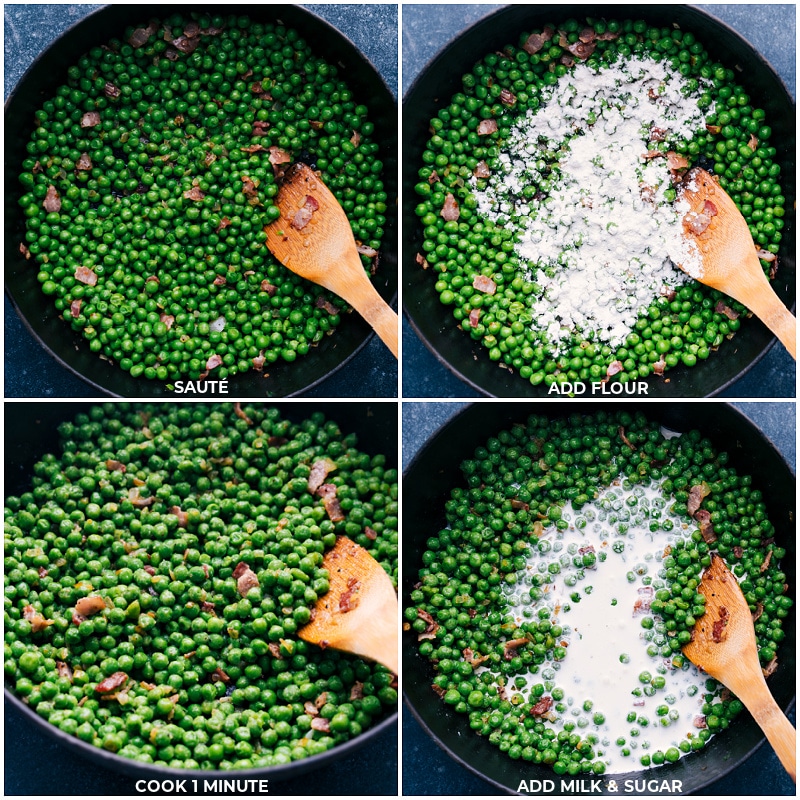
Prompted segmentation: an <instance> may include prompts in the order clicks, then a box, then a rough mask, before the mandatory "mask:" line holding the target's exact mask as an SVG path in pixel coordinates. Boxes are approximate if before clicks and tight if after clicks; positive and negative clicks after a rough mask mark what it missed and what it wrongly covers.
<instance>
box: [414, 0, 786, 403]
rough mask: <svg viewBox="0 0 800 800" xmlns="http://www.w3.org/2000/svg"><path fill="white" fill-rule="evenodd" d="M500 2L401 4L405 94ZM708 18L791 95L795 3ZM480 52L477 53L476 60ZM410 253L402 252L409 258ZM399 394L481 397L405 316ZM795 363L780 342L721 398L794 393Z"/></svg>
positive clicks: (722, 9)
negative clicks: (754, 53) (737, 38)
mask: <svg viewBox="0 0 800 800" xmlns="http://www.w3.org/2000/svg"><path fill="white" fill-rule="evenodd" d="M502 7H503V5H502V4H497V3H485V4H465V3H458V4H455V3H453V4H450V3H448V4H446V5H445V4H442V5H427V4H426V5H417V4H405V3H404V4H403V9H402V11H403V14H402V19H403V32H402V36H403V47H402V57H403V72H402V81H403V84H402V88H403V94H404V95H405V94H406V92H407V91H408V90H409V88H410V87H411V84H412V83H413V82H414V80H415V79H416V77H417V75H419V73H420V72H422V70H423V69H424V68H425V66H426V65H427V64H428V62H429V61H431V59H432V58H433V57H434V56H435V55H436V54H437V53H438V52H439V51H440V50H442V49H443V48H444V47H445V45H447V44H449V42H450V41H451V40H452V39H453V38H455V36H456V35H457V34H458V33H459V32H461V31H463V30H465V29H466V28H467V27H469V26H470V25H472V24H473V23H475V22H477V21H478V20H480V19H482V18H483V17H485V16H487V15H489V14H490V13H491V12H492V11H494V10H495V9H498V8H502ZM696 7H697V8H700V9H703V10H704V11H706V12H708V13H709V14H711V15H712V16H714V17H716V18H717V19H719V20H721V21H722V22H724V23H726V24H727V25H728V26H729V27H731V28H733V29H734V30H735V31H737V32H738V33H739V34H740V35H741V36H743V37H744V38H745V39H747V40H748V41H749V42H750V43H751V44H752V45H753V46H754V47H755V48H757V49H758V51H759V52H760V53H761V54H762V55H763V56H764V57H765V58H766V59H767V60H768V61H769V62H770V63H771V64H772V66H773V68H774V69H775V71H776V72H777V73H778V75H779V76H780V77H781V79H782V80H783V82H784V83H785V84H786V87H787V88H788V90H789V93H790V94H791V95H792V97H794V96H795V89H796V84H795V80H796V73H795V54H796V32H795V31H796V29H795V24H796V23H795V20H796V6H795V5H794V4H785V3H784V4H779V3H775V4H772V3H770V4H758V5H756V4H742V5H740V4H732V3H727V4H716V3H712V4H706V5H703V4H700V5H697V6H696ZM479 55H480V54H476V60H477V58H478V56H479ZM408 255H409V254H406V257H408ZM402 334H403V375H402V382H403V396H404V397H410V398H413V397H420V398H427V397H431V398H433V397H453V398H457V397H464V398H476V397H482V396H483V395H482V394H481V393H480V392H478V391H476V390H475V389H473V388H472V387H471V386H469V385H468V384H466V383H464V382H463V381H461V380H460V379H459V378H458V377H456V375H455V374H453V373H452V372H451V371H450V370H449V369H448V368H447V367H446V366H444V365H443V364H442V363H441V362H440V361H439V360H438V359H437V358H436V357H435V356H434V355H433V354H432V353H431V352H430V350H428V348H427V346H426V345H425V344H424V343H423V342H422V341H421V340H420V339H419V337H418V336H417V334H416V333H415V331H414V329H413V328H412V327H411V325H410V324H409V322H408V319H407V318H405V317H404V318H403V330H402ZM796 376H797V372H796V368H795V362H794V361H793V359H792V358H791V356H790V355H789V354H788V353H787V352H786V350H785V349H784V348H783V347H781V346H780V345H777V346H774V347H772V348H771V349H770V350H769V352H768V353H767V354H766V355H765V356H764V357H763V358H762V359H761V360H760V361H759V362H758V364H756V365H755V366H754V367H753V368H752V369H751V370H750V371H749V372H748V373H747V374H746V375H745V376H743V377H742V378H741V379H740V380H739V381H737V382H736V383H735V384H733V385H732V386H730V387H729V388H728V389H726V390H725V391H723V392H722V393H721V394H720V395H719V396H720V397H731V398H732V397H740V398H747V397H794V396H795V388H796V380H797V377H796Z"/></svg>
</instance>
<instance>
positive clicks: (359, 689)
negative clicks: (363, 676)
mask: <svg viewBox="0 0 800 800" xmlns="http://www.w3.org/2000/svg"><path fill="white" fill-rule="evenodd" d="M363 697H364V684H363V683H361V681H356V682H355V683H354V684H353V687H352V688H351V689H350V700H351V701H352V700H361V699H362V698H363Z"/></svg>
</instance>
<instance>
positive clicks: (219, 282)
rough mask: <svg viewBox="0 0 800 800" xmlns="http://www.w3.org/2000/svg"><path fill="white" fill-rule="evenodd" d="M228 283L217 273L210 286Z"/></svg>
mask: <svg viewBox="0 0 800 800" xmlns="http://www.w3.org/2000/svg"><path fill="white" fill-rule="evenodd" d="M227 283H228V281H227V279H226V278H225V276H224V275H217V277H216V278H214V280H213V281H212V286H225V285H226V284H227Z"/></svg>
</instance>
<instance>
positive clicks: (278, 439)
mask: <svg viewBox="0 0 800 800" xmlns="http://www.w3.org/2000/svg"><path fill="white" fill-rule="evenodd" d="M288 441H289V440H288V439H286V438H285V437H283V436H270V437H269V439H267V444H268V445H269V446H270V447H280V446H281V445H282V444H286V442H288Z"/></svg>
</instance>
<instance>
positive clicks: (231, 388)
mask: <svg viewBox="0 0 800 800" xmlns="http://www.w3.org/2000/svg"><path fill="white" fill-rule="evenodd" d="M182 8H183V10H184V12H186V10H187V7H185V6H184V7H182ZM315 8H317V9H318V11H319V13H320V14H321V16H317V15H316V14H315V13H312V12H311V11H308V10H306V9H304V8H302V7H299V6H291V5H272V6H236V5H232V6H231V5H229V6H226V7H225V13H232V14H236V13H240V12H241V13H243V14H247V15H249V16H251V17H252V18H255V19H264V20H275V19H281V20H282V21H283V22H285V23H286V24H287V25H290V26H292V27H295V28H296V29H298V30H299V31H300V32H301V34H302V35H303V36H304V37H305V38H306V39H307V40H309V41H310V42H312V45H313V46H314V47H315V49H316V52H318V53H319V54H320V55H322V56H324V57H326V58H327V59H328V60H329V61H330V62H331V63H337V64H339V65H340V66H341V70H340V74H342V76H343V77H344V78H345V80H347V82H348V84H349V85H351V86H352V88H353V92H354V95H355V96H356V97H358V98H359V99H361V98H363V102H364V103H365V104H366V105H367V106H368V107H369V108H370V116H371V118H372V119H374V121H375V125H376V139H377V141H378V142H379V144H380V147H381V152H380V157H381V159H382V160H383V162H384V181H385V184H386V191H387V194H388V195H389V197H390V198H393V197H395V196H396V193H397V189H396V179H395V176H396V173H397V170H396V163H397V127H396V119H397V111H396V102H395V99H394V96H393V94H392V91H391V90H390V89H389V88H388V87H387V85H386V82H385V81H384V78H383V77H382V76H385V77H386V78H387V79H388V80H389V81H391V83H392V86H393V88H394V86H395V81H396V72H395V68H396V61H395V59H394V58H387V57H386V55H385V54H388V53H394V52H396V45H395V37H394V31H395V29H396V9H395V8H393V7H385V10H384V9H382V7H380V6H371V7H365V8H364V9H362V10H359V8H358V7H355V6H353V7H349V8H348V7H344V6H337V5H333V6H330V7H326V6H320V7H315ZM171 10H172V9H171V7H169V6H106V7H102V8H100V9H99V10H97V11H94V12H93V13H92V14H90V15H89V16H88V17H83V18H82V19H80V21H79V22H77V24H75V25H74V26H73V27H72V28H69V29H68V30H67V31H66V32H64V33H61V31H62V29H63V28H62V26H63V21H64V20H70V19H72V18H73V17H72V16H70V15H69V13H68V11H67V10H64V11H63V12H62V14H61V16H59V17H54V12H53V11H52V10H51V9H48V8H47V7H46V9H45V12H44V17H45V18H46V19H48V20H49V25H48V26H47V27H46V28H44V30H46V31H52V36H53V39H54V40H53V42H52V44H51V45H50V47H49V48H48V49H47V50H46V51H45V52H44V53H43V54H41V55H39V56H38V57H37V58H36V60H35V61H34V63H33V64H32V66H31V67H30V68H29V69H28V71H27V72H26V73H25V75H24V76H23V78H22V79H21V81H20V82H19V83H18V84H17V86H16V88H14V90H13V92H12V93H11V96H10V98H9V99H8V101H7V106H6V133H7V135H6V174H5V181H6V183H5V186H6V204H5V209H6V212H5V213H6V219H5V226H6V227H5V233H6V290H7V298H10V303H9V302H8V300H7V302H6V313H7V315H10V316H12V317H14V319H13V320H12V323H11V326H10V327H9V329H8V330H10V331H11V332H12V334H13V333H14V332H17V333H19V332H21V333H22V338H23V339H24V340H25V342H26V345H27V346H28V347H32V346H33V343H32V342H31V339H30V337H33V339H34V340H35V341H37V342H38V343H39V345H40V346H42V347H43V348H44V350H39V349H37V350H36V352H35V357H38V358H37V361H36V362H34V363H31V360H30V359H29V358H28V357H27V353H26V351H25V350H24V349H23V347H22V346H19V347H18V346H17V345H16V343H15V342H14V341H9V343H8V346H7V348H6V351H7V359H8V355H9V353H10V354H12V356H13V360H12V365H11V367H10V365H9V362H8V360H7V362H6V369H7V372H8V374H9V375H10V378H11V379H10V380H9V379H7V385H8V384H11V388H12V392H11V393H13V395H14V396H26V395H30V394H34V393H38V394H50V395H53V394H61V395H62V396H65V395H66V396H92V395H94V396H96V395H99V394H100V395H102V394H109V395H116V396H124V397H136V396H140V397H150V396H154V397H155V396H163V397H170V396H173V395H172V392H171V391H170V390H169V389H168V388H167V385H166V384H167V383H168V382H167V381H147V380H141V379H133V378H131V377H130V375H129V374H128V373H125V372H123V371H122V370H120V369H119V368H118V367H116V366H112V365H110V364H107V363H106V362H104V361H102V360H100V359H99V358H97V356H96V355H95V354H94V353H91V352H90V351H89V348H88V343H87V342H85V341H84V340H83V339H82V338H81V337H80V336H76V335H75V334H73V332H72V331H71V329H70V328H69V327H68V326H64V325H63V324H62V323H61V321H60V320H59V319H58V318H57V316H56V313H55V309H54V308H53V307H52V305H51V303H50V301H49V299H48V298H46V297H45V296H44V295H42V294H41V292H40V291H39V287H38V284H37V281H36V269H35V268H32V267H31V263H30V262H26V261H25V260H24V259H23V258H22V256H21V255H20V253H19V250H18V245H19V242H20V234H21V230H22V229H21V215H20V214H19V213H18V209H17V205H16V200H17V198H18V197H19V193H20V191H19V187H18V183H17V179H16V178H17V175H18V173H19V171H20V169H19V167H18V166H17V165H18V164H20V163H21V161H22V158H24V155H23V153H24V147H25V141H26V139H27V137H28V135H29V131H30V129H31V125H32V112H33V110H34V109H35V107H36V104H37V103H38V102H39V101H40V100H43V99H45V97H46V95H47V94H48V93H49V92H50V91H51V90H52V89H54V88H55V87H56V86H58V85H59V84H60V83H62V82H63V75H64V72H65V70H66V68H67V66H68V65H69V64H70V63H72V62H73V61H74V60H76V59H77V58H78V56H79V55H80V54H81V53H83V52H85V50H86V49H88V48H89V47H90V46H93V45H95V44H102V43H104V42H105V41H107V40H108V39H109V38H111V36H112V35H115V34H118V33H121V31H122V30H123V29H124V26H125V25H126V24H137V23H139V22H141V20H142V19H146V18H147V17H148V16H160V17H163V16H165V15H167V14H169V13H170V12H171ZM10 13H11V16H12V18H13V19H25V20H27V21H28V24H30V16H26V14H25V11H20V12H18V16H17V17H14V14H15V12H14V11H13V10H12V11H11V12H10ZM34 19H35V17H34ZM53 19H57V20H58V23H59V24H56V25H55V26H54V27H53ZM326 20H329V21H326ZM335 26H340V27H341V28H342V29H344V30H346V31H348V32H352V33H353V34H354V36H355V37H356V38H359V39H360V40H361V41H362V42H363V43H364V47H365V49H366V50H371V54H372V56H373V58H374V59H375V60H377V61H378V63H380V64H381V72H380V73H379V72H378V71H377V70H376V68H375V67H374V66H373V65H372V63H371V62H370V60H369V59H368V57H367V56H366V55H365V54H364V52H362V50H361V49H359V47H357V46H356V45H355V44H353V42H352V41H350V40H349V39H348V38H347V37H346V36H345V35H343V34H342V33H340V32H339V30H337V28H336V27H335ZM381 32H383V33H382V35H380V36H379V37H375V33H379V34H380V33H381ZM13 34H15V36H16V38H17V39H19V38H23V39H24V37H26V36H27V35H30V34H29V33H28V32H27V31H26V30H24V29H20V28H19V27H15V28H14V29H13ZM6 35H7V38H8V37H9V36H10V37H11V39H12V46H17V47H19V48H20V50H21V51H22V52H28V46H27V45H26V44H23V45H19V44H18V43H16V42H13V39H14V35H12V33H11V32H10V31H9V28H8V26H7V30H6ZM34 41H35V39H34ZM380 42H384V44H383V45H381V44H380ZM9 89H10V87H9V86H8V85H6V92H7V94H8V91H9ZM381 256H382V258H381V264H380V267H379V271H378V274H377V275H376V277H375V278H374V279H373V280H374V282H375V285H376V288H377V289H378V291H379V292H380V293H381V295H382V296H383V297H384V299H386V300H387V301H388V302H390V303H391V302H392V301H393V298H394V297H395V296H396V292H397V226H396V218H395V217H394V215H393V213H392V212H389V214H388V215H387V225H386V233H385V237H384V245H383V248H382V253H381ZM16 314H18V315H19V317H21V319H22V321H23V324H24V328H23V327H21V326H19V324H18V323H17V324H16V326H15V325H14V322H17V320H16ZM339 334H342V335H341V336H339ZM372 338H373V337H372V330H371V328H370V327H369V326H368V325H367V324H366V323H365V322H364V321H363V320H362V319H361V318H360V317H359V316H358V315H357V314H355V313H353V314H349V315H347V318H346V319H345V320H343V323H342V325H340V327H339V329H338V330H337V331H336V333H335V334H334V335H333V336H330V337H326V338H325V340H324V341H323V342H322V343H321V344H320V346H318V347H315V348H312V349H311V351H310V352H309V354H308V356H307V357H305V358H301V359H298V360H297V361H296V362H294V363H292V364H276V365H274V368H272V369H270V370H269V375H270V376H269V378H267V379H264V378H263V377H262V376H261V374H259V373H257V372H250V373H247V374H245V375H240V376H236V377H235V378H232V379H231V380H230V381H229V384H228V393H229V395H231V396H234V395H237V396H250V397H282V396H294V395H298V394H304V393H307V392H313V387H315V386H317V385H318V384H319V383H321V382H323V381H326V379H328V378H329V377H332V376H333V375H334V373H336V371H337V370H338V369H339V368H340V367H341V366H343V365H344V364H345V363H347V362H349V360H350V359H352V358H355V357H356V356H357V355H358V356H360V358H359V359H358V364H357V365H356V366H355V367H354V369H353V372H351V373H350V376H349V380H348V379H340V380H338V381H337V380H334V381H332V382H331V384H332V385H331V387H330V388H328V389H327V391H326V392H325V394H326V396H337V395H343V396H394V395H395V394H396V382H397V367H396V364H395V363H393V359H391V357H390V356H389V355H388V353H387V352H386V351H385V348H381V347H379V346H378V343H373V342H372ZM362 351H364V352H362ZM43 352H46V353H48V354H49V355H50V356H53V357H54V358H55V361H56V364H53V361H52V360H50V359H49V358H48V359H42V358H41V355H42V353H43ZM12 369H13V372H12ZM34 370H36V372H34ZM50 373H52V377H50ZM75 377H77V378H79V379H80V381H82V382H83V383H82V382H80V381H75ZM210 377H212V378H213V375H212V376H210ZM70 378H72V380H70ZM326 383H327V381H326ZM61 384H63V388H61ZM34 385H35V386H39V387H41V389H40V390H39V391H38V392H35V391H31V388H29V387H31V386H34Z"/></svg>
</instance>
